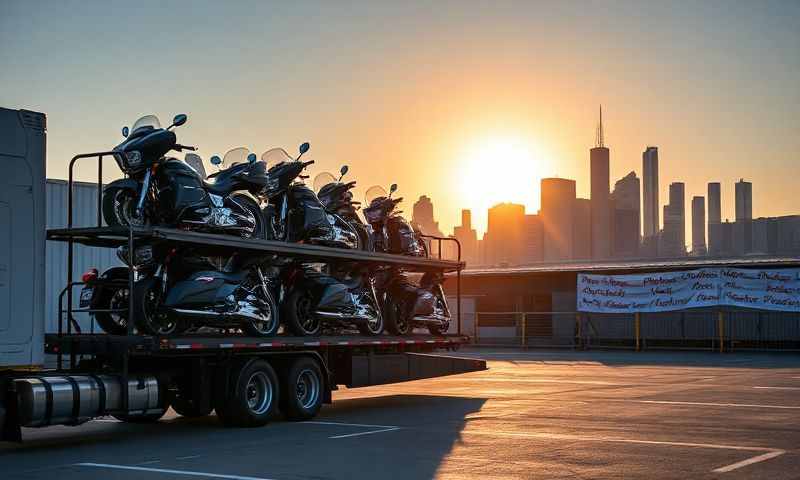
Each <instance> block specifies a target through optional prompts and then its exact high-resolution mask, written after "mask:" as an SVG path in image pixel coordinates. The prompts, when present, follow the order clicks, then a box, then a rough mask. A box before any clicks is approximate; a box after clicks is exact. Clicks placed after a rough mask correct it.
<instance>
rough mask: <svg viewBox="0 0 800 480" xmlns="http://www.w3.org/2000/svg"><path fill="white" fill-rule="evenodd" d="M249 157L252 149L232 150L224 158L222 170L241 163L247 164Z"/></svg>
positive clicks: (238, 148) (239, 148)
mask: <svg viewBox="0 0 800 480" xmlns="http://www.w3.org/2000/svg"><path fill="white" fill-rule="evenodd" d="M248 155H250V149H248V148H247V147H237V148H232V149H230V150H228V153H226V154H225V156H224V157H222V163H221V164H220V168H228V167H232V166H234V165H238V164H240V163H247V156H248Z"/></svg>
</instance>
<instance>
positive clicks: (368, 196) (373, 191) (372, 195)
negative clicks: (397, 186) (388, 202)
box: [364, 185, 387, 205]
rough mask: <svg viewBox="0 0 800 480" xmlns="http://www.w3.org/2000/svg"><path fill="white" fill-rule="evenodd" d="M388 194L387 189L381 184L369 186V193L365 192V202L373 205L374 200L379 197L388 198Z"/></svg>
mask: <svg viewBox="0 0 800 480" xmlns="http://www.w3.org/2000/svg"><path fill="white" fill-rule="evenodd" d="M386 196H387V193H386V190H385V189H384V188H383V187H381V186H380V185H375V186H374V187H369V188H368V189H367V193H365V194H364V203H366V204H367V205H372V202H374V201H375V200H377V199H379V198H386Z"/></svg>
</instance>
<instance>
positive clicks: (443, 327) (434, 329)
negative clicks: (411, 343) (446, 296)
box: [428, 295, 450, 336]
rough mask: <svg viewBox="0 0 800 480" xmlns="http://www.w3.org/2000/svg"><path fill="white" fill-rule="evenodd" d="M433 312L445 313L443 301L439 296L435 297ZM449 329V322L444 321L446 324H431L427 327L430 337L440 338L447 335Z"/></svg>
mask: <svg viewBox="0 0 800 480" xmlns="http://www.w3.org/2000/svg"><path fill="white" fill-rule="evenodd" d="M435 310H436V311H444V312H446V311H447V309H446V307H445V303H444V300H443V299H442V297H440V296H439V295H437V296H436V306H435ZM449 329H450V321H449V320H448V321H446V322H442V323H440V324H433V323H431V324H429V325H428V331H429V332H431V335H437V336H442V335H444V334H445V333H447V330H449Z"/></svg>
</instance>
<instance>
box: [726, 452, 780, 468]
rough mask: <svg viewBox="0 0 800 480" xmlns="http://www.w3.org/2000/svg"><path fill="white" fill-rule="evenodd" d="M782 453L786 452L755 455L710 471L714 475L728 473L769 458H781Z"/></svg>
mask: <svg viewBox="0 0 800 480" xmlns="http://www.w3.org/2000/svg"><path fill="white" fill-rule="evenodd" d="M784 453H786V452H785V451H783V450H775V451H774V452H767V453H762V454H761V455H756V456H755V457H750V458H748V459H745V460H742V461H741V462H736V463H732V464H730V465H726V466H724V467H719V468H715V469H714V470H711V471H712V472H714V473H725V472H730V471H731V470H736V469H737V468H742V467H746V466H748V465H752V464H754V463H758V462H763V461H764V460H769V459H770V458H775V457H778V456H781V455H783V454H784Z"/></svg>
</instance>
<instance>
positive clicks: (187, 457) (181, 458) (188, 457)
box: [175, 455, 202, 460]
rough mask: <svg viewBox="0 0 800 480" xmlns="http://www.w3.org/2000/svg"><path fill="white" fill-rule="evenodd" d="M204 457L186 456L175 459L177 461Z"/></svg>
mask: <svg viewBox="0 0 800 480" xmlns="http://www.w3.org/2000/svg"><path fill="white" fill-rule="evenodd" d="M200 457H202V455H186V456H185V457H175V460H189V459H190V458H200Z"/></svg>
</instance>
